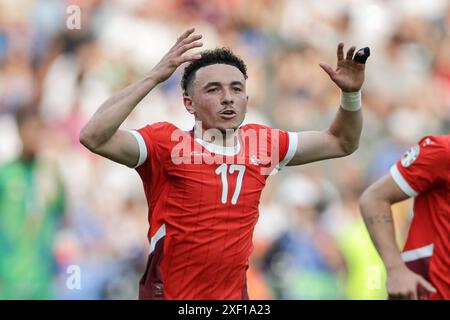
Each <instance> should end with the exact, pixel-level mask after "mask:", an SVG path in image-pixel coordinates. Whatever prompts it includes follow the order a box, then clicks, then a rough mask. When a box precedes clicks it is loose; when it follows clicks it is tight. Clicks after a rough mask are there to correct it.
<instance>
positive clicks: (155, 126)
mask: <svg viewBox="0 0 450 320" xmlns="http://www.w3.org/2000/svg"><path fill="white" fill-rule="evenodd" d="M145 128H149V129H152V130H158V131H172V130H176V129H178V127H177V126H176V125H174V124H173V123H170V122H167V121H160V122H154V123H152V124H148V125H146V126H145Z"/></svg>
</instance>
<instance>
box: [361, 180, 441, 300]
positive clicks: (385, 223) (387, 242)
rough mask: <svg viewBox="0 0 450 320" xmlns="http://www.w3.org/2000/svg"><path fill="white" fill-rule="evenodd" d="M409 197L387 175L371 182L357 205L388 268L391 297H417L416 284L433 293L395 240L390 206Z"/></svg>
mask: <svg viewBox="0 0 450 320" xmlns="http://www.w3.org/2000/svg"><path fill="white" fill-rule="evenodd" d="M407 198H409V196H408V195H406V194H405V193H404V192H403V191H402V190H401V189H400V188H399V187H398V185H397V183H396V182H395V181H394V180H393V179H392V177H391V176H390V175H389V174H388V175H386V176H384V177H382V178H381V179H380V180H378V181H377V182H375V183H374V184H373V185H371V186H370V187H369V188H368V189H367V190H366V191H365V192H364V193H363V195H362V196H361V199H360V207H361V214H362V216H363V218H364V222H365V224H366V227H367V230H368V231H369V234H370V237H371V238H372V241H373V243H374V245H375V247H376V249H377V251H378V253H379V254H380V256H381V259H382V260H383V262H384V265H385V267H386V271H387V283H386V286H387V291H388V295H389V298H390V299H418V298H420V297H418V293H417V292H418V286H419V285H420V286H422V287H423V288H425V289H426V290H428V291H431V292H435V289H434V288H433V286H432V285H431V284H430V283H429V282H427V281H426V280H425V279H424V278H423V277H422V276H420V275H418V274H416V273H414V272H412V271H411V270H409V269H408V267H407V266H406V264H405V263H404V262H403V260H402V258H401V256H400V250H399V249H398V247H397V243H396V241H395V229H394V223H393V219H392V211H391V205H392V204H394V203H396V202H399V201H402V200H405V199H407Z"/></svg>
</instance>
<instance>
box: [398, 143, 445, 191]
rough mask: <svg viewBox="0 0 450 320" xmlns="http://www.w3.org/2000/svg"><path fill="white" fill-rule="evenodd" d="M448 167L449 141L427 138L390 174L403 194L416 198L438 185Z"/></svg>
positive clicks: (405, 156)
mask: <svg viewBox="0 0 450 320" xmlns="http://www.w3.org/2000/svg"><path fill="white" fill-rule="evenodd" d="M448 166H449V149H448V141H447V140H446V139H443V138H441V137H436V136H426V137H424V138H422V140H420V141H419V143H418V144H417V145H415V146H413V147H411V148H410V149H409V150H408V151H406V152H405V153H404V155H403V157H402V158H401V159H400V160H399V161H397V163H395V164H394V165H393V166H392V167H391V170H390V174H391V176H392V178H393V179H394V181H395V182H396V183H397V185H398V186H399V187H400V189H402V191H403V192H405V193H406V194H407V195H409V196H410V197H415V196H417V195H418V194H420V193H422V192H425V191H426V190H428V189H430V188H431V187H433V186H434V185H435V184H436V183H438V182H439V181H440V179H441V177H442V176H444V174H445V173H446V172H447V170H448Z"/></svg>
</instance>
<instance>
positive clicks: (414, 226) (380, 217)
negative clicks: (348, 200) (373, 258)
mask: <svg viewBox="0 0 450 320" xmlns="http://www.w3.org/2000/svg"><path fill="white" fill-rule="evenodd" d="M409 197H414V207H413V211H414V216H413V219H412V221H411V225H410V228H409V231H408V237H407V240H406V244H405V247H404V249H403V252H402V253H400V251H399V249H398V248H397V245H396V242H395V232H394V226H393V220H392V212H391V209H390V207H391V205H392V204H393V203H396V202H399V201H402V200H405V199H407V198H409ZM360 204H361V212H362V215H363V217H364V220H365V223H366V226H367V228H368V230H369V233H370V235H371V237H372V240H373V242H374V244H375V246H376V248H377V250H378V252H379V253H380V255H381V258H382V259H383V261H384V264H385V266H386V271H387V284H386V285H387V291H388V295H389V298H391V299H446V300H447V299H450V135H446V136H426V137H424V138H422V140H420V141H419V143H418V144H417V145H416V146H414V147H412V148H411V149H409V150H408V151H407V152H406V153H405V154H404V156H403V157H402V158H401V159H400V160H399V161H398V162H397V163H396V164H394V165H393V166H392V167H391V169H390V173H389V174H387V175H386V176H384V177H382V178H381V179H380V180H378V181H377V182H375V183H374V184H373V185H371V186H370V187H369V188H368V189H367V190H366V191H365V192H364V193H363V195H362V196H361V200H360Z"/></svg>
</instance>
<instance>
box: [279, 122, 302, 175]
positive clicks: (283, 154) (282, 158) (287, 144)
mask: <svg viewBox="0 0 450 320" xmlns="http://www.w3.org/2000/svg"><path fill="white" fill-rule="evenodd" d="M277 131H278V137H279V149H278V157H279V163H278V170H281V169H283V168H284V167H285V166H286V165H287V164H288V163H289V161H291V160H292V157H293V156H294V154H295V152H296V151H297V146H298V134H297V133H296V132H290V131H283V130H278V129H277Z"/></svg>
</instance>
